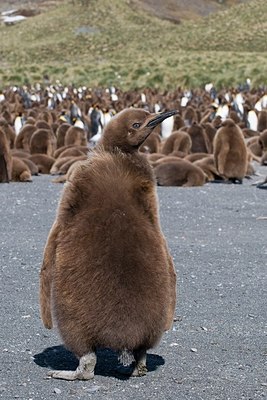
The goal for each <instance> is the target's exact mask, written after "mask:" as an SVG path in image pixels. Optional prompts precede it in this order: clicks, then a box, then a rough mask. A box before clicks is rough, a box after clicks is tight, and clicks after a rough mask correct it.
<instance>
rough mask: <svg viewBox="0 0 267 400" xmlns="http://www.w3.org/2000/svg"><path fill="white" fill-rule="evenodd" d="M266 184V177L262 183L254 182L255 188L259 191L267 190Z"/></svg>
mask: <svg viewBox="0 0 267 400" xmlns="http://www.w3.org/2000/svg"><path fill="white" fill-rule="evenodd" d="M266 183H267V176H266V178H265V179H264V180H263V181H260V182H256V186H257V188H259V189H267V185H266Z"/></svg>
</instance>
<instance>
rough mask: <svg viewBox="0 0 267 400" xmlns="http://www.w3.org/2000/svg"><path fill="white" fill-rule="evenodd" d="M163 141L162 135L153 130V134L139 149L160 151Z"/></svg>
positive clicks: (150, 151)
mask: <svg viewBox="0 0 267 400" xmlns="http://www.w3.org/2000/svg"><path fill="white" fill-rule="evenodd" d="M160 142H161V137H160V135H159V134H158V133H157V132H152V133H151V135H149V136H148V138H147V139H146V140H145V141H144V143H143V144H142V145H141V146H140V148H139V151H140V152H141V153H149V154H153V153H158V151H159V146H160Z"/></svg>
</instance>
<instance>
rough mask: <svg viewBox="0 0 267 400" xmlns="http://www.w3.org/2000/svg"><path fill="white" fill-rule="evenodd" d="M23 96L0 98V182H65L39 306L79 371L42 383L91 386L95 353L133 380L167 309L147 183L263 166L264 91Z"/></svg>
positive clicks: (238, 175) (166, 257)
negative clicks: (115, 360) (110, 357)
mask: <svg viewBox="0 0 267 400" xmlns="http://www.w3.org/2000/svg"><path fill="white" fill-rule="evenodd" d="M33 91H34V88H29V87H28V88H25V87H24V88H21V89H18V88H16V89H14V88H10V89H7V90H6V91H5V92H4V93H3V96H2V97H1V98H2V101H1V103H0V182H1V183H8V182H10V181H20V182H29V181H31V179H32V178H31V177H32V175H38V174H50V175H53V176H54V175H59V177H56V178H53V179H54V182H67V183H66V185H65V188H64V191H63V195H62V198H61V201H60V204H59V208H58V212H57V217H56V220H55V222H54V224H53V227H52V229H51V231H50V233H49V237H48V240H47V243H46V246H45V251H44V258H43V264H42V268H41V273H40V309H41V317H42V320H43V323H44V326H45V327H46V328H48V329H51V328H52V327H53V326H56V327H57V329H58V331H59V333H60V335H61V337H62V340H63V342H64V344H65V345H66V347H67V348H68V349H69V350H71V351H72V352H73V353H74V354H75V355H76V356H77V358H78V359H79V366H78V367H77V369H76V370H75V371H51V376H52V377H53V378H58V379H66V380H75V379H82V380H86V379H92V378H93V377H94V370H95V365H96V362H97V359H96V350H97V349H98V348H103V347H108V348H111V349H113V350H115V351H118V352H119V354H120V356H119V359H120V361H121V362H122V363H123V364H129V365H131V371H130V374H131V375H132V376H142V375H144V374H145V373H146V372H147V368H146V353H147V350H149V349H150V348H152V347H154V346H155V345H156V344H157V343H158V342H159V341H160V339H161V337H162V335H163V333H164V331H166V330H168V329H170V327H171V325H172V321H173V316H174V311H175V304H176V274H175V268H174V265H173V261H172V258H171V255H170V253H169V250H168V247H167V244H166V241H165V238H164V236H163V234H162V231H161V228H160V222H159V217H158V205H157V196H156V188H155V187H156V184H157V185H161V186H183V187H190V186H202V185H204V184H205V183H206V182H213V181H215V182H223V183H239V184H240V183H242V181H243V179H244V178H245V177H247V176H249V175H251V174H253V173H254V168H253V165H252V161H254V162H256V163H260V164H261V165H266V163H267V117H266V115H267V111H266V110H267V98H266V95H265V94H264V93H263V92H262V90H258V91H254V92H249V91H247V92H245V91H243V92H242V93H241V92H240V93H235V92H233V91H232V92H231V91H228V92H226V91H224V92H221V93H219V94H218V95H217V97H215V98H214V96H211V93H209V92H207V91H206V90H196V91H194V92H186V93H183V92H182V91H181V90H176V91H174V92H170V93H168V94H165V95H164V96H163V95H162V94H161V93H159V92H157V91H153V90H145V91H144V92H145V93H139V92H137V91H133V92H127V93H122V92H120V91H119V90H117V91H116V96H115V97H114V88H113V89H112V90H110V91H101V90H98V91H92V90H88V89H86V88H79V89H78V90H76V89H74V88H63V87H50V88H46V90H45V91H43V92H42V91H39V93H38V96H36V93H35V94H34V100H33V99H32V98H31V93H32V92H33ZM25 98H27V101H26V102H25ZM168 110H177V111H168ZM168 120H169V121H168ZM265 185H266V179H265V180H263V182H261V183H259V184H258V187H260V188H266V186H265ZM107 194H108V195H107ZM88 226H89V227H90V229H88ZM105 226H106V227H107V229H103V227H105ZM110 238H112V240H110ZM70 243H71V244H72V246H70ZM117 243H120V245H119V246H118V245H117ZM147 254H149V257H147Z"/></svg>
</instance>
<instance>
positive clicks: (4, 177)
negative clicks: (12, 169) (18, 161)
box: [0, 154, 9, 183]
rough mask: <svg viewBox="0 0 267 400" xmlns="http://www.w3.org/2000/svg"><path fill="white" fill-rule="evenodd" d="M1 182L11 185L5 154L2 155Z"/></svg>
mask: <svg viewBox="0 0 267 400" xmlns="http://www.w3.org/2000/svg"><path fill="white" fill-rule="evenodd" d="M0 182H2V183H9V176H8V171H7V163H6V159H5V156H4V154H1V155H0Z"/></svg>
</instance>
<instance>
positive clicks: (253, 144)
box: [246, 136, 262, 162]
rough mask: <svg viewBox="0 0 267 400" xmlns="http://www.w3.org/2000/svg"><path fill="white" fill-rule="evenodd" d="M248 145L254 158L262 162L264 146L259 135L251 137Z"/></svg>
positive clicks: (247, 142)
mask: <svg viewBox="0 0 267 400" xmlns="http://www.w3.org/2000/svg"><path fill="white" fill-rule="evenodd" d="M246 145H247V148H248V149H249V150H250V152H251V153H252V155H253V156H255V157H254V158H253V159H254V160H256V161H258V162H260V158H261V156H262V147H261V145H260V143H259V136H255V137H252V138H249V139H248V140H247V141H246Z"/></svg>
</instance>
